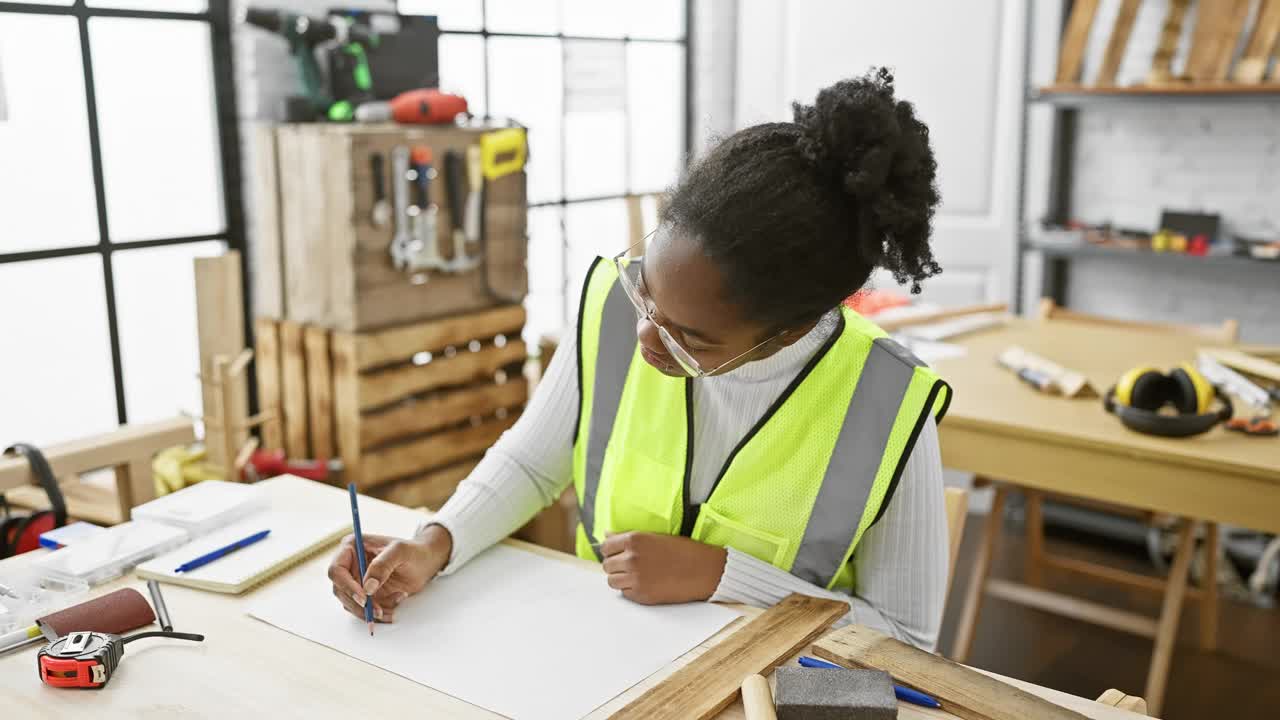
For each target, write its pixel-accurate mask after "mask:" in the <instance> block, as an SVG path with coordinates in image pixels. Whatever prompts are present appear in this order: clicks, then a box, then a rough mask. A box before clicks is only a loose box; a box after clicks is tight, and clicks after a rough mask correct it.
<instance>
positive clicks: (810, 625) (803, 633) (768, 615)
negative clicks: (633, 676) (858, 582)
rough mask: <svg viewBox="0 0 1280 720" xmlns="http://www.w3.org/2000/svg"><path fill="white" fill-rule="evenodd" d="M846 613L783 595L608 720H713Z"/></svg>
mask: <svg viewBox="0 0 1280 720" xmlns="http://www.w3.org/2000/svg"><path fill="white" fill-rule="evenodd" d="M847 612H849V605H848V604H847V603H844V602H840V601H837V600H828V599H824V598H816V597H809V596H807V595H799V594H796V593H793V594H791V595H788V596H787V597H786V598H784V599H783V600H782V602H780V603H778V604H777V605H774V606H773V607H771V608H769V609H768V610H765V611H764V612H763V613H761V614H759V615H757V616H756V617H754V618H752V619H751V620H750V621H748V622H747V624H745V625H743V626H742V628H741V629H739V630H738V631H737V632H735V633H733V634H732V635H730V636H729V637H727V638H725V639H724V641H722V642H720V643H719V644H717V645H714V646H712V647H711V648H710V649H708V650H707V651H706V652H704V653H702V654H701V655H699V656H698V657H696V658H694V659H693V661H692V662H690V663H689V664H688V665H685V666H684V667H682V668H680V669H679V670H676V671H675V672H674V673H672V674H671V676H670V677H668V678H666V679H665V680H663V681H662V682H660V683H658V684H657V685H655V686H653V687H652V688H650V689H649V690H648V691H647V692H645V693H644V694H643V695H641V696H640V697H638V698H636V699H635V700H633V701H631V702H630V703H629V704H627V705H626V706H625V707H623V708H622V709H621V710H619V711H618V712H617V713H615V714H614V715H612V716H611V720H640V719H641V718H644V720H705V719H706V718H711V717H714V716H715V715H716V714H718V713H719V712H720V711H721V710H723V709H724V708H725V707H727V706H728V705H729V704H730V703H732V702H733V701H734V700H735V699H737V698H738V696H739V693H740V689H741V687H742V681H743V680H745V679H746V678H747V677H748V676H750V675H757V674H765V673H767V672H769V671H770V670H772V669H773V668H775V667H777V666H778V665H781V664H782V663H783V662H785V661H786V660H787V659H788V658H790V657H791V656H792V655H794V654H796V653H797V652H799V651H800V650H801V649H802V648H804V647H805V646H806V645H808V644H809V643H811V642H813V640H814V638H816V637H817V636H818V635H820V634H822V632H823V631H825V630H826V629H827V628H829V627H831V624H832V623H834V622H835V621H836V620H838V619H839V618H840V617H841V616H843V615H844V614H845V613H847Z"/></svg>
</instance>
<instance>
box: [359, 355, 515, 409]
mask: <svg viewBox="0 0 1280 720" xmlns="http://www.w3.org/2000/svg"><path fill="white" fill-rule="evenodd" d="M527 357H528V351H527V350H526V349H525V345H524V342H523V341H520V340H516V341H515V342H508V343H507V344H506V345H504V346H502V347H497V346H496V345H491V346H489V347H486V348H482V349H481V350H480V351H479V352H471V351H470V350H467V349H466V348H465V347H464V348H459V349H458V350H457V354H455V355H454V356H453V357H436V358H433V359H432V361H431V362H429V363H427V364H425V365H405V366H404V367H398V368H394V369H391V370H384V371H382V372H378V373H373V374H368V375H361V376H360V379H359V384H360V391H359V392H360V409H361V410H370V409H373V408H377V407H381V406H384V405H387V404H388V403H392V402H395V401H397V400H400V399H402V398H404V397H405V396H406V395H412V394H414V393H421V392H426V391H428V390H434V389H436V388H440V387H448V386H450V385H463V384H467V383H471V382H475V381H478V380H483V379H486V378H492V377H493V375H494V373H496V372H497V371H498V370H500V369H502V368H504V367H506V366H508V365H512V364H515V363H522V362H524V361H525V359H526V358H527Z"/></svg>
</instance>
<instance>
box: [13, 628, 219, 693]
mask: <svg viewBox="0 0 1280 720" xmlns="http://www.w3.org/2000/svg"><path fill="white" fill-rule="evenodd" d="M149 637H167V638H176V639H178V640H191V641H193V642H201V641H203V640H204V636H203V635H195V634H192V633H180V632H172V631H157V632H144V633H138V634H136V635H130V636H128V637H120V636H119V635H113V634H111V633H100V632H87V631H82V632H73V633H68V634H67V635H65V636H64V637H60V638H58V639H57V640H54V641H53V642H51V643H49V644H48V645H45V646H44V647H42V648H40V654H39V655H37V656H36V663H37V664H38V665H39V670H40V681H41V682H43V683H44V684H45V685H48V686H50V687H58V688H101V687H105V686H106V684H107V682H109V681H110V680H111V673H112V672H114V671H115V669H116V667H117V666H118V665H119V664H120V658H122V657H124V646H125V644H126V643H131V642H133V641H134V640H141V639H142V638H149Z"/></svg>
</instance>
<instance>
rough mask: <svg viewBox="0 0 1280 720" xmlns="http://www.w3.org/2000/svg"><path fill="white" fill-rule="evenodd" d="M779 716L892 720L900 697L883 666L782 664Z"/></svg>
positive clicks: (790, 719)
mask: <svg viewBox="0 0 1280 720" xmlns="http://www.w3.org/2000/svg"><path fill="white" fill-rule="evenodd" d="M774 679H775V680H776V681H777V690H776V691H775V692H774V704H775V705H777V708H778V720H893V719H894V718H897V717H898V700H897V698H895V697H894V695H893V680H892V678H890V677H889V673H887V672H884V671H883V670H844V669H841V670H835V669H830V668H805V667H780V668H778V670H777V674H776V675H775V676H774Z"/></svg>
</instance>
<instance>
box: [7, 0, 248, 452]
mask: <svg viewBox="0 0 1280 720" xmlns="http://www.w3.org/2000/svg"><path fill="white" fill-rule="evenodd" d="M230 26H231V21H230V0H44V1H43V2H41V1H39V0H37V1H36V2H32V1H31V0H27V2H18V3H15V2H4V1H2V0H0V93H3V95H4V97H3V98H0V108H3V110H0V166H2V167H3V169H4V172H2V173H0V308H2V310H0V312H2V313H3V318H4V327H3V329H2V330H0V333H2V334H0V444H7V443H10V442H14V441H19V440H24V441H29V442H35V443H45V444H47V443H53V442H59V441H63V440H69V439H73V438H76V437H80V436H83V435H86V434H91V433H95V432H103V431H107V430H110V429H112V428H114V427H115V426H116V425H117V424H120V423H125V422H147V421H151V420H157V419H161V418H165V417H171V416H173V415H176V414H178V413H179V412H180V411H183V410H185V411H190V412H195V413H198V412H200V410H201V407H200V388H199V383H198V380H197V379H196V373H197V372H198V370H199V360H198V350H197V346H196V332H195V289H194V280H193V270H192V263H191V260H192V258H194V257H198V256H206V255H216V254H219V253H221V252H222V251H223V250H224V249H225V248H227V247H232V248H237V249H243V247H242V246H243V242H244V241H243V238H244V232H243V217H242V214H241V207H240V198H239V191H238V186H239V181H240V171H239V166H238V155H237V153H238V150H237V148H238V135H237V129H236V125H235V115H236V108H235V98H234V94H233V89H232V81H231V58H230V55H231V51H230V34H229V33H230Z"/></svg>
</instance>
